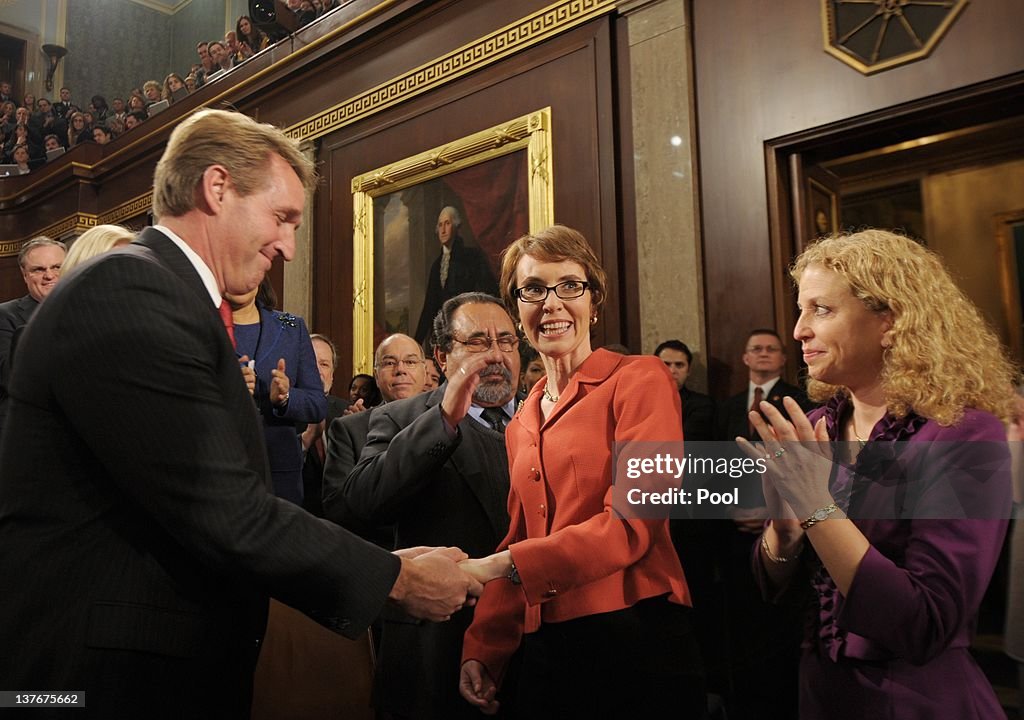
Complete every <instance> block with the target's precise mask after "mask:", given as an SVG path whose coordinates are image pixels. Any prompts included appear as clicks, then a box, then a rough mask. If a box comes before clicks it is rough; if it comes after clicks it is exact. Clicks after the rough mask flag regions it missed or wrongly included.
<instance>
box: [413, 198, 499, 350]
mask: <svg viewBox="0 0 1024 720" xmlns="http://www.w3.org/2000/svg"><path fill="white" fill-rule="evenodd" d="M461 225H462V216H461V215H459V211H458V210H456V209H455V208H454V207H452V206H450V205H449V206H447V207H445V208H444V209H442V210H441V213H440V214H439V215H438V216H437V239H438V241H439V242H440V243H441V254H440V255H438V256H437V259H435V260H434V263H433V264H432V265H431V266H430V274H429V275H428V276H427V294H426V297H425V298H424V299H423V311H422V312H421V313H420V320H419V322H418V323H417V324H416V333H415V335H414V337H415V338H416V340H417V341H418V342H421V343H422V342H423V341H424V340H426V339H428V338H429V337H430V334H431V325H432V323H433V320H434V316H435V315H437V311H438V310H440V309H441V305H443V304H444V301H445V300H447V299H448V298H452V297H455V296H456V295H461V294H462V293H464V292H472V291H478V292H485V293H489V294H491V295H497V294H498V281H497V280H496V279H495V277H494V272H493V271H492V270H491V266H490V264H489V263H488V261H487V256H486V255H485V254H484V253H483V251H482V250H481V249H480V248H477V247H468V246H467V245H466V244H465V242H464V241H463V239H462V237H461V236H460V235H459V227H460V226H461Z"/></svg>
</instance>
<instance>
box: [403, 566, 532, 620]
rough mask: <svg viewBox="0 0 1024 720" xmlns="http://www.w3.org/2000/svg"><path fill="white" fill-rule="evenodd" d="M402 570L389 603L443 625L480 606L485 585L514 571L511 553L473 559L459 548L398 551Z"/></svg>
mask: <svg viewBox="0 0 1024 720" xmlns="http://www.w3.org/2000/svg"><path fill="white" fill-rule="evenodd" d="M395 555H397V556H398V557H400V558H401V559H402V569H401V571H400V572H399V574H398V579H397V580H395V584H394V586H393V587H392V588H391V592H390V593H389V594H388V599H389V600H391V601H393V602H395V603H397V604H398V605H399V606H400V607H401V608H402V609H403V610H404V611H405V612H407V613H409V614H410V615H412V616H413V617H416V618H422V619H424V620H431V621H433V622H443V621H445V620H448V619H450V618H451V616H452V615H453V614H454V613H456V612H458V611H459V610H461V609H462V608H463V607H466V606H471V605H474V604H475V603H476V599H477V598H478V597H480V594H481V593H482V592H483V591H484V584H485V583H487V582H489V581H491V580H494V579H495V578H499V577H506V576H507V575H508V573H509V571H510V570H511V569H512V557H511V555H510V554H509V552H508V550H505V551H503V552H499V553H495V554H494V555H489V556H488V557H485V558H478V559H470V557H469V556H468V555H466V553H464V552H462V551H461V550H459V549H458V548H431V547H414V548H405V549H403V550H396V551H395Z"/></svg>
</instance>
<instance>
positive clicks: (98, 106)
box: [89, 95, 110, 125]
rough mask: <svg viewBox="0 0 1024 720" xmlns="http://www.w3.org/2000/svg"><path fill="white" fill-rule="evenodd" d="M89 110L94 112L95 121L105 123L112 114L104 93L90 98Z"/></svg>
mask: <svg viewBox="0 0 1024 720" xmlns="http://www.w3.org/2000/svg"><path fill="white" fill-rule="evenodd" d="M89 112H91V113H92V119H93V122H95V123H98V124H100V125H103V124H104V123H106V122H107V117H108V116H109V115H110V106H109V105H107V99H106V98H105V97H103V96H102V95H93V96H92V99H90V100H89Z"/></svg>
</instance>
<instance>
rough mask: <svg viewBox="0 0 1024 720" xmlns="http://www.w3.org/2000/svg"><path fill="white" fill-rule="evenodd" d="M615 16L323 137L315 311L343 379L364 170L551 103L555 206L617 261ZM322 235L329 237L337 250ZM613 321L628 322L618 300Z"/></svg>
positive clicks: (563, 217)
mask: <svg viewBox="0 0 1024 720" xmlns="http://www.w3.org/2000/svg"><path fill="white" fill-rule="evenodd" d="M610 24H611V23H610V20H609V19H608V18H602V19H599V20H595V21H592V22H590V23H587V24H585V25H582V26H580V27H578V28H576V29H574V30H572V31H569V32H567V33H564V34H563V35H560V36H557V37H555V38H552V39H550V40H548V41H546V42H544V43H542V44H541V45H538V46H536V47H533V48H530V49H529V50H526V51H524V52H522V53H520V54H518V55H516V56H514V57H512V58H510V59H508V60H507V61H505V62H502V63H500V64H498V65H494V66H491V67H490V68H487V69H486V70H483V71H481V72H478V73H474V74H472V75H468V76H466V77H464V78H460V79H458V80H456V81H454V82H452V83H450V84H448V85H445V86H444V87H442V88H439V89H437V90H435V91H433V92H431V93H427V94H426V95H422V96H419V97H417V98H415V99H413V100H410V101H409V102H407V103H405V104H403V105H401V106H398V107H395V108H391V109H389V110H386V111H384V112H382V113H380V114H378V115H376V116H374V117H372V118H369V119H367V120H364V121H361V122H359V123H356V124H354V125H352V126H349V127H346V128H342V129H341V130H339V131H337V132H335V133H333V134H331V135H329V136H326V137H325V138H324V139H323V143H322V145H321V159H322V167H323V170H322V172H323V175H324V179H325V181H324V183H323V184H322V185H321V187H320V190H319V192H318V196H317V211H316V212H317V214H318V220H317V229H318V233H317V234H318V241H317V242H316V243H315V245H316V247H315V250H314V254H315V258H316V259H315V261H314V265H315V268H316V276H315V277H316V283H315V285H316V286H315V289H314V297H315V306H316V310H315V312H314V315H315V318H316V323H317V327H318V328H320V329H321V331H324V329H325V328H326V331H327V332H328V334H330V335H331V337H332V338H334V339H335V340H336V342H338V344H339V353H340V355H341V364H340V366H339V369H338V378H339V381H340V382H344V381H345V380H346V379H347V378H348V377H350V375H351V372H352V367H351V357H352V340H351V327H350V326H351V308H352V245H351V242H352V194H351V186H350V181H351V178H352V177H354V176H356V175H359V174H362V173H365V172H367V171H369V170H372V169H374V168H377V167H381V166H384V165H387V164H388V163H390V162H394V161H396V160H400V159H402V158H405V157H409V156H411V155H415V154H417V153H419V152H422V151H424V150H427V149H430V148H432V147H437V146H439V145H442V144H443V143H445V142H447V141H450V140H454V139H458V138H461V137H465V136H467V135H470V134H472V133H474V132H477V131H479V130H481V129H484V128H487V127H491V126H493V125H497V124H500V123H501V122H504V121H507V120H510V119H512V118H515V117H518V116H521V115H524V114H526V113H528V112H531V111H533V110H537V109H539V108H542V107H545V106H551V108H552V133H551V134H552V140H553V153H554V161H553V164H554V208H555V216H556V218H557V220H558V221H560V222H564V223H567V224H569V225H572V226H574V227H576V228H578V229H579V230H580V231H581V232H582V233H583V234H584V235H585V236H586V237H587V238H588V239H589V240H590V241H591V243H592V244H593V245H594V247H595V251H596V252H597V254H598V255H599V257H601V260H602V262H605V263H606V264H607V263H608V257H607V254H608V252H609V248H612V250H611V252H612V253H613V255H612V261H611V262H612V263H615V260H614V252H615V250H614V248H615V242H616V238H615V237H614V234H615V233H616V232H617V224H616V220H615V207H614V202H615V197H614V195H615V183H614V178H615V176H616V172H615V165H616V158H615V150H614V142H613V141H611V140H610V139H609V138H611V137H613V133H614V128H613V127H610V125H611V122H610V119H611V118H612V116H613V111H612V107H611V93H610V92H609V90H608V88H607V87H606V88H605V89H601V87H600V86H601V85H602V83H609V82H610V81H609V80H608V79H607V77H608V76H609V75H610V62H611V53H610V47H611V36H610ZM602 63H603V64H602ZM601 76H604V78H602V77H601ZM609 178H610V180H609ZM609 216H610V217H609ZM607 233H611V234H612V237H611V241H610V242H609V239H608V238H607V237H606V234H607ZM322 238H329V241H330V245H331V248H330V250H329V251H328V250H327V249H325V247H324V245H325V244H324V242H322V241H320V239H322ZM605 322H606V323H610V324H611V327H614V328H617V327H618V322H619V321H618V310H617V308H615V307H614V303H613V304H612V305H611V309H610V311H609V313H608V316H607V317H606V319H605ZM599 339H600V338H599Z"/></svg>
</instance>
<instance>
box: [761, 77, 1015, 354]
mask: <svg viewBox="0 0 1024 720" xmlns="http://www.w3.org/2000/svg"><path fill="white" fill-rule="evenodd" d="M765 146H766V148H765V149H766V163H767V177H768V182H769V186H768V200H769V216H770V224H769V228H770V233H771V247H772V263H773V273H774V275H775V277H776V279H777V281H776V283H775V287H776V288H777V291H776V293H775V297H774V302H775V311H776V315H777V317H779V318H781V319H782V323H783V326H784V327H792V324H793V322H794V320H795V317H794V309H793V308H794V306H793V302H792V298H791V295H790V294H789V293H788V292H786V288H787V287H788V280H787V278H786V268H787V267H788V266H789V263H790V262H791V261H792V259H793V258H794V257H795V256H796V255H797V254H799V252H800V251H801V250H802V249H803V248H804V247H806V245H807V244H808V243H809V242H811V241H812V240H813V239H814V238H816V237H818V236H820V235H821V234H824V233H828V232H835V231H837V230H840V229H856V228H859V227H864V226H874V227H883V228H888V229H897V230H902V231H903V232H904V233H905V234H907V235H910V236H911V237H914V238H915V239H918V240H919V241H921V242H924V243H926V244H927V245H928V246H929V247H931V248H932V249H933V250H935V251H936V252H938V253H939V254H940V255H941V256H943V258H944V260H945V261H946V264H947V266H948V267H950V269H951V270H953V272H954V275H955V276H956V277H957V279H958V281H959V282H960V284H961V287H962V289H963V290H964V292H965V293H966V294H967V295H968V296H969V297H970V298H971V299H972V300H973V301H974V302H975V303H976V304H977V305H978V307H979V308H981V310H982V313H983V314H984V315H985V317H986V319H987V320H988V321H989V322H990V323H991V324H992V325H993V327H994V328H995V329H996V331H997V332H998V333H999V335H1000V338H1001V339H1002V341H1003V342H1004V343H1005V344H1006V346H1007V347H1008V348H1009V349H1010V352H1011V353H1012V354H1013V356H1014V358H1015V359H1016V360H1017V361H1018V362H1021V361H1022V360H1024V348H1022V342H1024V339H1022V328H1021V315H1022V313H1021V292H1020V288H1021V287H1024V276H1020V272H1024V263H1022V264H1021V265H1020V266H1018V265H1017V260H1016V257H1017V256H1016V255H1015V252H1017V249H1016V246H1015V245H1014V242H1013V240H1012V238H1013V236H1014V232H1016V231H1015V230H1014V229H1013V228H1014V227H1015V225H1014V223H1015V222H1017V220H1016V219H1017V218H1020V219H1021V220H1022V221H1024V73H1015V74H1013V75H1008V76H1004V77H1002V78H997V79H995V80H992V81H988V82H986V83H981V84H978V85H973V86H969V87H966V88H960V89H957V90H954V91H951V92H948V93H943V94H940V95H935V96H931V97H928V98H923V99H921V100H917V101H914V102H912V103H907V104H905V105H900V106H896V107H892V108H887V109H885V110H881V111H878V112H875V113H870V114H867V115H863V116H860V117H856V118H851V119H848V120H843V121H841V122H838V123H834V124H832V125H829V126H825V127H821V128H815V129H813V130H808V131H804V132H801V133H797V134H794V135H790V136H786V137H783V138H778V139H775V140H770V141H768V142H767V143H766V144H765ZM1020 252H1024V248H1021V249H1020ZM1018 267H1020V268H1021V271H1020V272H1019V271H1018ZM793 352H794V353H795V351H793ZM791 360H792V362H793V363H794V367H795V366H796V363H797V362H798V358H796V357H793V358H791Z"/></svg>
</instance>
